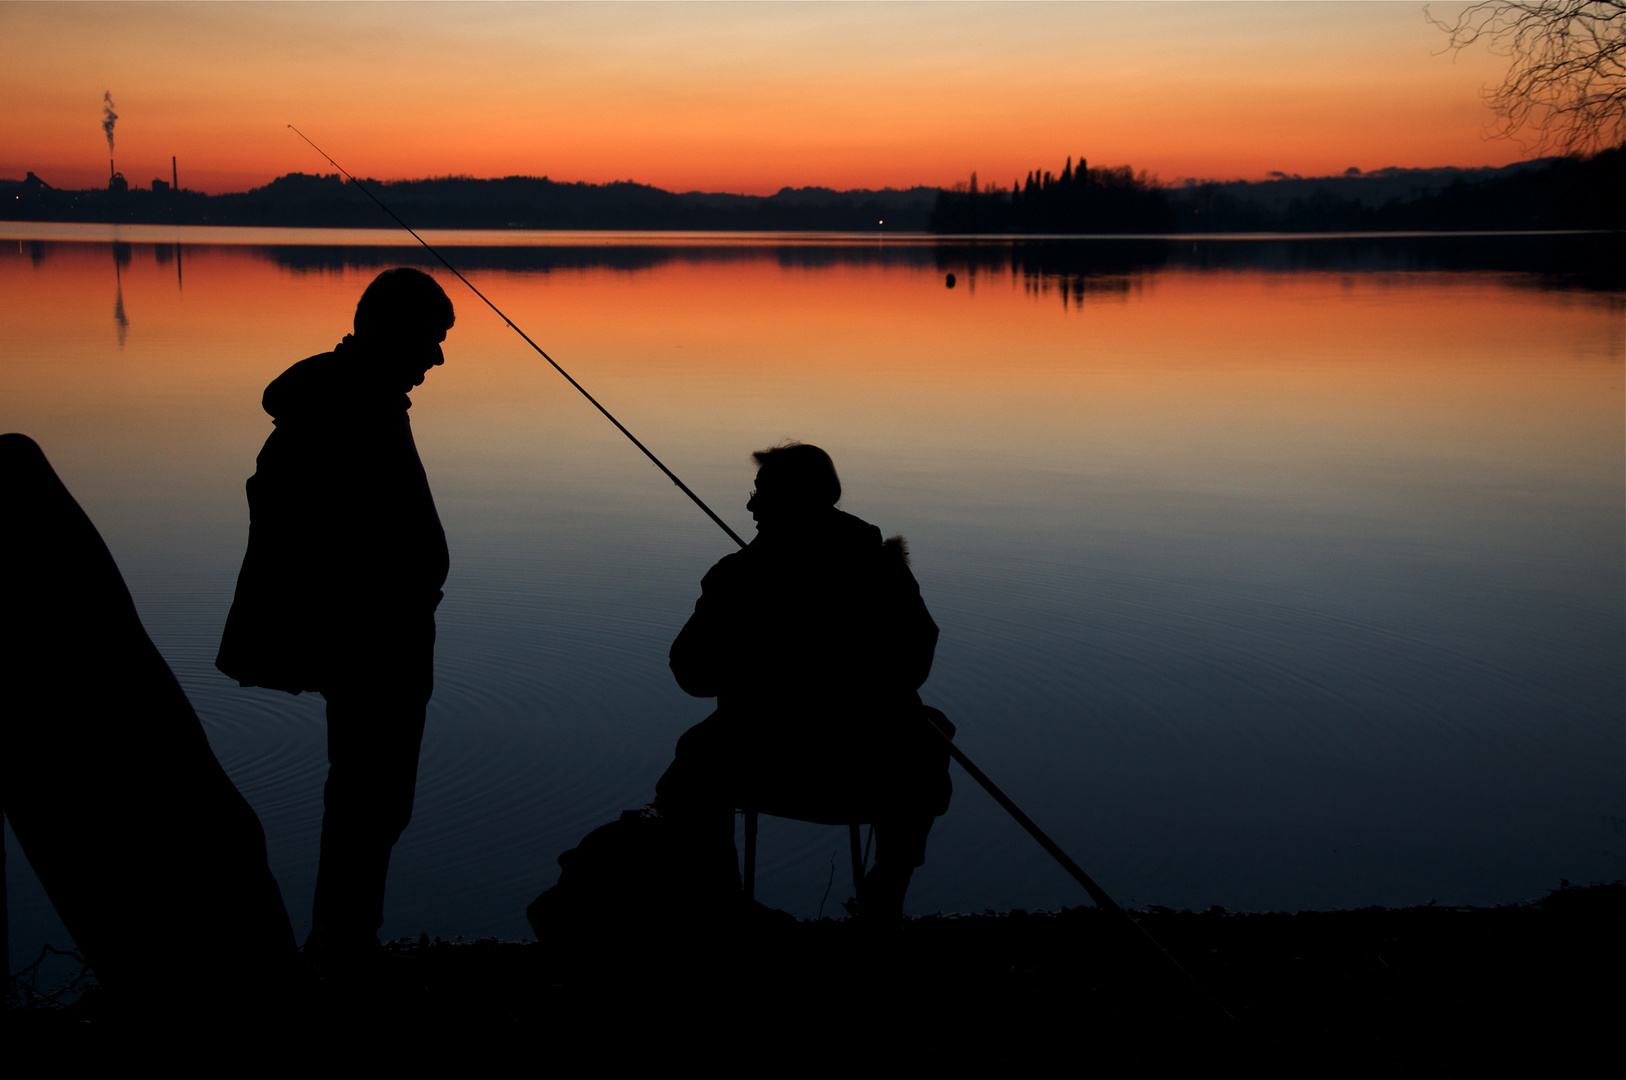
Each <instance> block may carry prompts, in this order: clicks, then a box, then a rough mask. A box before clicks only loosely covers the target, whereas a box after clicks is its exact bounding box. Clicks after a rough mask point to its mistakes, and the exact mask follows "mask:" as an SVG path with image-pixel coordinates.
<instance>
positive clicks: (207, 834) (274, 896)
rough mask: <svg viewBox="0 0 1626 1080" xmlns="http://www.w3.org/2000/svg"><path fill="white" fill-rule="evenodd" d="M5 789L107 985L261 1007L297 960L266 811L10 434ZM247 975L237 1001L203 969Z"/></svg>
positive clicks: (1, 481) (4, 489)
mask: <svg viewBox="0 0 1626 1080" xmlns="http://www.w3.org/2000/svg"><path fill="white" fill-rule="evenodd" d="M0 499H3V500H4V504H5V507H6V512H7V523H6V527H5V528H4V529H3V530H0V560H3V565H4V566H5V567H6V570H7V573H8V577H9V581H8V588H7V601H6V618H5V621H4V640H3V643H0V678H3V679H4V682H5V685H6V689H7V694H8V695H9V696H10V698H11V700H10V701H9V702H8V703H7V705H6V709H5V711H4V713H3V714H0V716H3V718H4V719H3V721H0V737H3V739H4V752H3V753H0V800H3V804H4V809H5V815H6V818H7V819H8V820H9V821H10V822H11V827H12V829H13V831H14V832H15V833H16V836H17V840H18V842H19V843H20V844H21V845H22V848H23V851H24V852H25V853H26V854H27V856H28V861H29V863H30V864H31V865H32V866H33V867H34V870H35V872H36V873H37V874H38V875H39V879H40V882H41V884H43V885H44V887H45V891H46V893H47V895H49V896H50V898H51V903H52V904H54V905H55V907H56V910H57V912H58V914H60V915H61V917H62V921H63V923H64V925H66V926H67V928H68V931H69V932H70V933H71V934H72V935H73V937H74V941H75V942H76V943H77V944H78V947H79V948H80V950H82V952H83V953H84V956H85V958H86V959H87V960H88V961H89V962H90V964H91V965H92V967H93V968H94V969H95V973H96V975H97V977H98V979H99V980H100V982H101V984H102V986H103V988H104V990H105V991H106V992H107V993H108V994H109V996H111V997H112V998H113V999H114V1000H116V1001H118V1002H119V1003H120V1004H121V1006H122V1007H123V1008H125V1009H126V1010H128V1011H136V1012H140V1011H143V1010H147V1009H170V1008H173V1007H174V1006H175V1003H176V1002H178V1001H183V1000H184V1001H186V1002H187V1007H188V1008H189V1009H194V1010H196V1011H197V1012H198V1013H201V1014H210V1015H212V1014H216V1013H229V1014H238V1015H239V1016H241V1017H242V1018H244V1019H252V1018H253V1016H254V1015H256V1014H257V1013H259V1011H260V1010H262V1009H264V1008H266V1007H267V1006H268V1005H269V1004H270V1003H271V1002H273V1001H274V1000H276V999H277V998H278V997H279V996H280V995H282V994H283V993H285V992H286V990H287V988H288V986H289V984H290V980H291V979H293V978H294V973H295V971H296V970H297V963H298V960H297V956H296V954H295V951H294V939H293V931H292V930H291V929H290V928H289V924H288V916H287V913H286V911H285V910H284V908H283V904H282V896H281V893H280V892H279V890H278V888H277V883H276V880H275V879H274V878H273V877H272V876H271V871H270V869H269V868H268V867H267V864H266V852H265V834H264V832H263V830H262V829H261V827H260V821H259V818H258V817H256V816H255V813H254V811H253V809H252V808H250V806H249V805H248V803H247V802H246V801H244V799H243V797H242V795H241V794H239V793H238V791H237V789H236V788H235V787H234V786H233V785H232V782H231V780H230V779H229V778H228V777H227V776H226V773H225V772H224V770H222V769H221V767H220V763H219V762H218V761H217V760H216V759H215V756H214V754H213V752H212V751H211V750H210V749H209V743H208V740H207V738H206V737H205V736H204V733H203V727H202V725H200V724H199V722H198V718H197V714H196V713H194V712H193V710H192V706H191V704H190V703H189V702H188V701H187V699H186V694H185V693H184V692H183V691H182V689H181V686H180V684H179V683H178V682H176V680H175V676H174V674H172V673H171V671H170V669H169V666H168V665H167V664H166V663H165V662H164V659H163V657H162V656H161V655H159V653H158V650H157V648H155V647H154V646H153V643H152V640H151V639H150V638H148V636H147V633H146V630H145V629H143V628H142V625H141V620H140V618H139V616H138V615H137V614H136V609H135V604H134V603H133V602H132V600H131V598H130V592H129V590H128V589H127V588H126V587H125V584H124V579H123V578H122V577H121V576H120V574H119V570H118V567H117V566H116V565H115V564H114V562H113V557H112V555H111V554H110V553H109V552H108V550H107V546H106V545H105V544H104V543H103V542H102V538H101V536H100V535H99V534H98V533H97V531H96V527H95V526H94V525H93V524H91V521H90V519H89V518H88V517H87V516H86V515H85V512H84V511H83V510H82V509H80V507H79V504H78V503H77V502H75V501H74V498H73V496H72V495H70V494H69V493H68V490H67V488H66V487H64V486H63V484H62V481H61V480H59V479H58V478H57V475H56V473H55V472H54V471H53V470H52V468H51V466H50V463H49V462H48V461H46V459H45V455H44V453H42V452H41V450H40V448H39V447H38V446H37V445H35V443H34V442H33V440H31V439H29V438H28V437H26V436H24V435H17V434H10V435H0ZM216 971H231V972H234V973H236V975H238V976H240V985H239V986H238V987H237V988H236V989H234V991H233V992H232V994H230V995H229V996H226V997H220V996H215V995H210V994H208V993H200V992H199V990H200V988H199V979H200V976H201V975H203V974H204V973H208V972H216Z"/></svg>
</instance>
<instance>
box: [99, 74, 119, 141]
mask: <svg viewBox="0 0 1626 1080" xmlns="http://www.w3.org/2000/svg"><path fill="white" fill-rule="evenodd" d="M118 122H119V114H118V113H116V112H114V111H113V91H111V90H104V91H102V134H103V135H106V136H107V153H108V156H112V153H113V125H114V124H116V123H118Z"/></svg>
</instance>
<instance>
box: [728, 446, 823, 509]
mask: <svg viewBox="0 0 1626 1080" xmlns="http://www.w3.org/2000/svg"><path fill="white" fill-rule="evenodd" d="M751 457H752V459H753V460H754V461H756V463H757V485H756V490H755V491H754V492H752V493H751V501H750V502H748V503H746V504H745V508H746V509H747V510H749V511H751V516H752V517H754V518H756V520H757V521H759V522H761V521H766V520H769V519H774V518H792V517H805V516H808V515H810V514H816V513H819V512H820V511H823V510H828V509H830V508H831V507H833V506H835V504H836V503H838V502H840V501H841V479H840V478H839V477H838V476H836V466H835V462H833V461H831V460H830V455H829V454H826V453H825V452H824V451H823V450H820V449H819V448H818V447H817V446H811V445H809V444H807V443H799V442H790V443H786V444H784V445H783V446H775V447H772V448H771V449H768V450H758V451H757V452H756V453H754V454H752V455H751Z"/></svg>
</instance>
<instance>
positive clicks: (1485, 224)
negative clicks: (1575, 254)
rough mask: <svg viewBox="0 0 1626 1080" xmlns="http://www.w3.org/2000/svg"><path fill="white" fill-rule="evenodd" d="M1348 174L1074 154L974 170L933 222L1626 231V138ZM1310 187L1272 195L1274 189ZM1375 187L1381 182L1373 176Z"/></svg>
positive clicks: (1039, 231)
mask: <svg viewBox="0 0 1626 1080" xmlns="http://www.w3.org/2000/svg"><path fill="white" fill-rule="evenodd" d="M1340 181H1343V183H1342V187H1343V188H1344V189H1345V190H1346V191H1347V190H1348V189H1349V188H1351V187H1355V188H1359V187H1360V186H1362V183H1361V181H1359V180H1356V181H1355V182H1354V183H1353V184H1351V183H1349V182H1347V180H1346V178H1331V177H1328V178H1324V180H1323V181H1321V182H1319V183H1318V182H1316V181H1309V182H1306V181H1303V180H1302V179H1299V178H1293V180H1292V181H1289V180H1286V179H1284V180H1279V181H1266V182H1263V183H1249V182H1246V181H1232V182H1218V181H1209V182H1204V183H1191V184H1187V185H1184V186H1182V187H1163V186H1161V185H1159V184H1158V183H1157V182H1156V180H1154V179H1151V178H1149V177H1148V176H1147V174H1146V173H1145V171H1144V170H1143V171H1141V172H1139V173H1137V172H1135V171H1134V169H1132V168H1131V167H1130V166H1128V165H1122V166H1118V167H1115V168H1106V169H1102V168H1092V167H1090V166H1089V165H1088V164H1087V162H1086V160H1085V159H1084V158H1080V159H1079V161H1078V165H1077V166H1076V167H1075V166H1074V165H1073V159H1072V158H1068V159H1067V163H1066V165H1064V166H1063V167H1062V171H1061V172H1060V173H1059V174H1053V173H1050V172H1047V171H1039V170H1035V171H1034V172H1030V173H1029V174H1028V176H1027V179H1026V181H1017V182H1013V183H1012V184H1011V186H1010V187H1009V188H1004V187H1000V186H998V185H994V186H979V185H978V182H977V174H976V173H972V174H971V179H970V180H969V181H968V182H966V181H962V182H960V183H958V184H955V185H954V186H953V187H952V188H948V189H944V190H942V191H939V192H938V196H937V203H936V205H935V206H934V207H933V209H932V214H931V229H932V231H933V232H936V233H947V234H958V235H978V234H984V235H987V234H1015V235H1046V234H1048V235H1058V234H1059V235H1067V234H1072V235H1092V234H1093V235H1115V234H1136V233H1145V234H1158V233H1237V232H1384V231H1458V230H1463V229H1488V230H1509V229H1626V200H1622V199H1621V198H1620V192H1622V191H1626V146H1616V147H1614V148H1613V149H1609V150H1604V151H1601V152H1599V153H1596V154H1593V155H1591V156H1590V157H1560V158H1551V159H1547V160H1545V161H1544V162H1542V163H1539V164H1533V165H1532V166H1531V167H1529V168H1522V169H1513V170H1511V171H1509V170H1504V171H1502V173H1499V174H1496V175H1492V176H1491V177H1489V178H1487V179H1478V180H1474V179H1466V178H1464V177H1463V176H1462V175H1460V174H1458V175H1455V176H1453V177H1452V179H1451V180H1450V182H1449V183H1447V184H1445V185H1444V186H1442V187H1439V188H1429V187H1426V186H1425V187H1423V188H1421V189H1418V190H1414V191H1412V192H1410V193H1408V195H1407V196H1406V197H1396V196H1391V197H1388V198H1385V199H1383V200H1382V201H1377V200H1375V199H1374V200H1372V201H1368V199H1367V198H1363V197H1362V196H1361V195H1360V194H1355V195H1349V194H1339V193H1338V192H1337V191H1334V190H1333V187H1334V186H1335V185H1336V184H1338V183H1339V182H1340ZM1289 183H1291V184H1292V187H1293V189H1294V190H1302V189H1303V188H1305V186H1306V184H1307V183H1308V184H1309V185H1312V186H1310V188H1309V190H1308V191H1304V192H1303V193H1302V194H1295V195H1294V196H1292V197H1290V198H1286V199H1273V198H1270V197H1268V195H1267V192H1269V190H1270V189H1271V188H1273V187H1286V186H1287V185H1288V184H1289ZM1372 186H1373V187H1374V189H1375V188H1376V185H1372Z"/></svg>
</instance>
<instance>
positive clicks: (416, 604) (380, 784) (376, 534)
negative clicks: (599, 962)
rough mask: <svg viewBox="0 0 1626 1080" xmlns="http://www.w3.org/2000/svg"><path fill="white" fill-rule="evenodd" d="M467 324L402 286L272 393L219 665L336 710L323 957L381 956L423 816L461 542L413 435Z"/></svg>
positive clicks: (440, 302) (389, 283)
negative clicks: (392, 889) (401, 864)
mask: <svg viewBox="0 0 1626 1080" xmlns="http://www.w3.org/2000/svg"><path fill="white" fill-rule="evenodd" d="M452 321H453V312H452V304H451V301H450V300H448V299H447V297H446V294H445V292H443V291H442V290H441V288H440V286H439V285H437V284H436V283H435V281H434V279H433V278H431V277H430V276H429V275H427V274H424V273H422V272H421V271H418V270H411V269H405V268H397V269H393V270H386V271H385V272H384V273H382V274H380V275H379V276H378V277H377V278H376V279H374V281H373V283H372V284H371V285H370V286H368V288H367V291H366V292H365V293H364V294H363V295H362V298H361V301H360V302H359V303H358V304H357V306H356V316H355V333H354V334H353V335H350V336H347V337H345V339H344V340H343V341H342V342H341V343H340V344H339V345H338V346H337V347H336V348H335V349H334V350H333V351H332V352H329V353H322V354H320V355H318V356H313V357H310V358H309V359H306V360H302V361H300V362H299V363H297V364H295V365H294V366H293V367H291V368H289V369H288V370H287V371H286V372H284V373H283V374H282V375H281V376H279V377H278V378H277V379H276V380H275V381H274V382H272V383H271V385H270V386H268V387H267V388H266V391H265V398H264V406H265V410H266V412H268V413H269V414H271V416H272V418H273V421H274V422H275V424H276V430H275V431H273V432H272V433H271V436H270V438H268V439H267V440H266V442H265V447H264V449H262V450H261V451H260V455H259V459H258V468H257V470H256V471H255V474H254V475H253V476H252V477H251V478H250V479H249V481H248V502H249V519H250V524H249V541H248V551H247V553H246V554H245V555H244V558H243V568H242V571H241V573H240V574H239V576H238V581H237V593H236V597H235V599H234V601H233V603H232V608H231V613H230V615H229V616H228V618H227V621H226V629H225V633H224V635H223V637H222V639H221V644H220V654H219V657H218V658H217V660H216V666H217V667H219V668H220V670H221V671H223V672H225V673H226V674H227V675H229V676H231V677H232V678H234V679H237V680H238V681H239V682H240V683H241V684H242V685H244V686H265V687H271V688H273V689H278V690H285V691H288V692H289V693H294V694H297V693H300V692H302V691H305V690H316V691H319V692H320V693H321V694H322V696H323V697H324V698H326V699H327V717H328V762H329V765H330V770H329V773H328V780H327V787H326V789H325V793H324V799H325V813H324V815H323V819H322V854H321V863H320V868H319V870H318V873H317V882H316V900H315V911H314V922H313V927H314V928H313V930H312V938H311V941H310V942H308V943H307V948H308V950H309V949H310V947H311V946H313V945H314V946H315V947H316V951H323V952H327V953H329V954H331V955H334V956H338V955H351V956H353V955H356V954H364V953H367V952H370V951H371V950H373V949H376V947H377V944H378V939H377V937H376V934H377V930H378V928H379V926H380V925H382V923H383V900H384V882H385V877H386V875H387V873H388V870H389V858H390V850H391V849H392V848H393V846H394V844H395V841H396V840H397V839H398V838H399V837H400V835H401V831H402V830H403V829H405V828H406V825H407V822H408V821H409V820H410V819H411V816H412V802H413V795H414V790H415V787H416V784H417V770H418V749H419V744H420V743H421V741H422V739H423V724H424V710H425V707H426V706H427V704H428V702H429V698H430V695H431V694H432V692H433V689H434V647H435V608H436V606H437V605H438V604H439V603H440V599H441V591H440V589H441V586H442V585H443V584H444V583H445V581H446V573H447V568H448V565H449V559H448V555H447V550H446V535H445V532H444V530H443V529H442V528H441V524H440V517H439V515H438V514H437V513H436V510H435V501H434V497H433V496H432V495H431V494H430V491H429V481H428V478H427V477H426V476H425V474H424V469H423V464H422V462H421V461H420V460H419V458H418V450H417V446H416V444H415V443H414V442H413V439H412V428H411V425H410V424H409V422H408V420H407V409H408V408H410V405H411V403H410V401H409V400H408V398H407V393H408V391H410V390H411V389H412V388H413V387H414V386H416V385H419V384H421V383H422V382H423V379H424V376H425V374H427V372H428V370H429V369H430V368H432V367H434V366H436V365H438V364H440V363H441V362H442V361H443V355H442V353H441V348H440V343H441V342H442V341H444V340H445V338H446V331H447V330H448V329H449V328H450V327H451V325H452Z"/></svg>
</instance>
